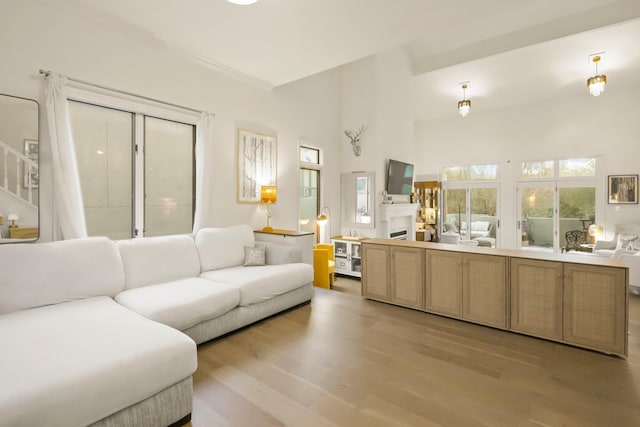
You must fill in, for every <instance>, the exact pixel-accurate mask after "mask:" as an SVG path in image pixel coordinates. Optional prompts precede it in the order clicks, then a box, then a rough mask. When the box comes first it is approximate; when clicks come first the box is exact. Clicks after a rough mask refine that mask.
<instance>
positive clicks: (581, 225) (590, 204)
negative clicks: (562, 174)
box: [559, 187, 596, 248]
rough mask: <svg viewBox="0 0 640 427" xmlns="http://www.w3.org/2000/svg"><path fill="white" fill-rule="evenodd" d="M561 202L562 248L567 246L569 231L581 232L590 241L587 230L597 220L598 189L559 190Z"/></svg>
mask: <svg viewBox="0 0 640 427" xmlns="http://www.w3.org/2000/svg"><path fill="white" fill-rule="evenodd" d="M559 202H560V247H561V248H564V247H566V245H567V239H566V234H567V232H568V231H572V230H581V231H582V232H583V234H584V237H585V242H584V243H590V241H588V233H587V229H588V228H589V225H591V224H593V223H594V222H595V219H596V189H595V188H594V187H571V188H560V189H559Z"/></svg>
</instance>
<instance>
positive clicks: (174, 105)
mask: <svg viewBox="0 0 640 427" xmlns="http://www.w3.org/2000/svg"><path fill="white" fill-rule="evenodd" d="M39 72H40V74H44V76H45V77H49V75H51V74H54V72H53V71H50V70H42V69H41V70H39ZM64 77H65V78H66V79H67V80H69V81H72V82H76V83H80V84H83V85H87V86H93V87H97V88H98V89H104V90H108V91H111V92H117V93H121V94H123V95H127V96H133V97H136V98H141V99H144V100H146V101H152V102H157V103H159V104H164V105H168V106H170V107H175V108H180V109H182V110H187V111H192V112H194V113H207V112H206V111H202V110H196V109H195V108H191V107H185V106H184V105H178V104H174V103H172V102H167V101H161V100H159V99H155V98H150V97H148V96H144V95H138V94H137V93H132V92H127V91H125V90H120V89H114V88H112V87H109V86H103V85H100V84H97V83H92V82H88V81H85V80H80V79H76V78H73V77H68V76H64ZM211 114H213V113H211ZM214 115H215V114H214Z"/></svg>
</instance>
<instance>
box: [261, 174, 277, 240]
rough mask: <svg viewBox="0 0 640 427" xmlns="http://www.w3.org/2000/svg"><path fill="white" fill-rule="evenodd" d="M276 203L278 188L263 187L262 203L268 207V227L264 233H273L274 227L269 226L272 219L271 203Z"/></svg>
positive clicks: (273, 186)
mask: <svg viewBox="0 0 640 427" xmlns="http://www.w3.org/2000/svg"><path fill="white" fill-rule="evenodd" d="M275 202H276V186H275V185H263V186H262V188H260V203H263V204H266V205H267V226H266V227H264V228H263V229H262V231H273V227H271V226H270V225H269V220H270V219H271V203H275Z"/></svg>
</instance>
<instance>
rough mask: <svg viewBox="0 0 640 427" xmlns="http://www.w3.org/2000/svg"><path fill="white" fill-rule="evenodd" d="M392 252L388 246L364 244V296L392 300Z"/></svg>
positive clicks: (386, 300)
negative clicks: (390, 282) (390, 281)
mask: <svg viewBox="0 0 640 427" xmlns="http://www.w3.org/2000/svg"><path fill="white" fill-rule="evenodd" d="M390 253H391V248H390V247H388V246H381V245H362V273H363V274H362V296H364V297H367V298H370V299H375V300H380V301H385V302H388V301H390V297H391V293H390V287H389V280H390V277H389V275H390V269H389V255H390Z"/></svg>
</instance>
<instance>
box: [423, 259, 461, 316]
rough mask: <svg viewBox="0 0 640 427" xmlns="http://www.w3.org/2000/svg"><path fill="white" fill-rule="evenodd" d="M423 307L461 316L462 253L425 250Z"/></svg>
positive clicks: (447, 314) (431, 310) (448, 314)
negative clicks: (424, 294) (424, 295)
mask: <svg viewBox="0 0 640 427" xmlns="http://www.w3.org/2000/svg"><path fill="white" fill-rule="evenodd" d="M425 266H426V268H425V293H426V298H425V309H426V310H427V311H429V312H433V313H438V314H444V315H446V316H452V317H457V318H461V317H462V254H461V253H458V252H445V251H437V250H431V249H427V250H425Z"/></svg>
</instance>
